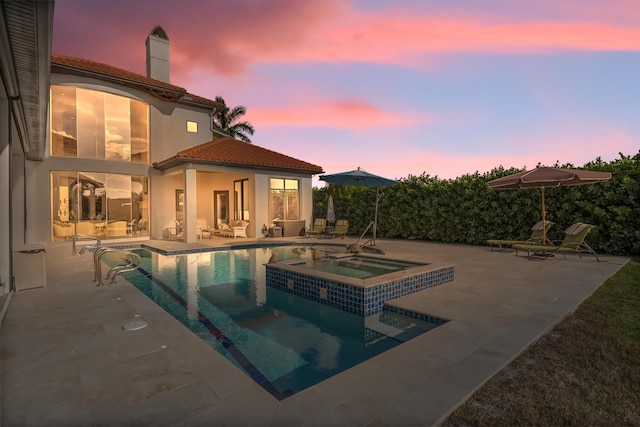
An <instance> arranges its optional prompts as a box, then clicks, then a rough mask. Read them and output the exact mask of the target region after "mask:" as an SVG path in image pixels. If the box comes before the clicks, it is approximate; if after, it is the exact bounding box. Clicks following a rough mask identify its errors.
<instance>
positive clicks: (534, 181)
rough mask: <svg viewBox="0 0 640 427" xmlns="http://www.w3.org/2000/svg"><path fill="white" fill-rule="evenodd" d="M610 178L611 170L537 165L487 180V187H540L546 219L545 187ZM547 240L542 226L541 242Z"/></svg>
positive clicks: (503, 188) (586, 182)
mask: <svg viewBox="0 0 640 427" xmlns="http://www.w3.org/2000/svg"><path fill="white" fill-rule="evenodd" d="M608 179H611V172H597V171H587V170H582V169H567V168H549V167H539V168H535V169H533V170H530V171H523V172H518V173H516V174H513V175H508V176H504V177H502V178H498V179H494V180H493V181H489V182H488V183H487V185H488V186H489V188H493V189H496V190H511V189H518V188H540V190H541V192H542V220H543V221H546V216H547V212H546V210H545V206H544V189H545V187H561V186H573V185H587V184H595V183H597V182H602V181H606V180H608ZM546 242H547V236H546V229H545V227H543V228H542V243H543V244H545V243H546Z"/></svg>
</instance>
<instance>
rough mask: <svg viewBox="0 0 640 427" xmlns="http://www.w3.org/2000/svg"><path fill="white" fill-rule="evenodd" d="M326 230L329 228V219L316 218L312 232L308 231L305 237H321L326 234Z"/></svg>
mask: <svg viewBox="0 0 640 427" xmlns="http://www.w3.org/2000/svg"><path fill="white" fill-rule="evenodd" d="M326 228H327V219H326V218H316V219H315V221H313V228H312V229H311V230H308V231H307V232H306V233H305V237H309V236H320V235H321V234H324V232H325V230H326Z"/></svg>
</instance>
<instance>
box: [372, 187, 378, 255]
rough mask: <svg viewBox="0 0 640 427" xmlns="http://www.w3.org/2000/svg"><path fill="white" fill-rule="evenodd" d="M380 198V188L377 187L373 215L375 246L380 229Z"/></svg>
mask: <svg viewBox="0 0 640 427" xmlns="http://www.w3.org/2000/svg"><path fill="white" fill-rule="evenodd" d="M378 200H380V188H376V211H375V214H374V216H373V246H375V245H376V231H377V230H378Z"/></svg>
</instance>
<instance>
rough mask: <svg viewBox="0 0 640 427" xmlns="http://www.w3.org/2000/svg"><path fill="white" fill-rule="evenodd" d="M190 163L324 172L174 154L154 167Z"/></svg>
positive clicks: (313, 172)
mask: <svg viewBox="0 0 640 427" xmlns="http://www.w3.org/2000/svg"><path fill="white" fill-rule="evenodd" d="M188 163H193V164H200V165H217V166H230V167H241V168H245V169H269V170H273V171H282V172H297V173H304V174H307V175H316V174H319V173H324V171H323V170H322V169H321V170H320V171H316V170H311V169H305V168H293V167H285V166H269V165H259V164H247V163H237V162H221V161H213V160H202V159H194V158H190V157H181V156H174V157H171V158H169V159H166V160H163V161H161V162H155V163H153V167H154V169H158V170H167V169H171V168H173V167H176V166H180V165H184V164H188Z"/></svg>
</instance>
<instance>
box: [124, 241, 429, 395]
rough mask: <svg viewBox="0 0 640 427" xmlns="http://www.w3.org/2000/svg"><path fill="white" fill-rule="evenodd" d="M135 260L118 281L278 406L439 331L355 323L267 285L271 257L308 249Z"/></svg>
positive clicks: (296, 255)
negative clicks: (278, 401) (124, 281)
mask: <svg viewBox="0 0 640 427" xmlns="http://www.w3.org/2000/svg"><path fill="white" fill-rule="evenodd" d="M324 250H327V248H324ZM338 251H340V252H343V251H344V247H339V248H337V249H336V252H338ZM136 252H137V253H138V254H139V255H140V256H141V257H142V260H143V262H142V266H141V268H140V270H138V271H134V272H129V273H125V274H123V276H124V277H125V278H126V279H127V280H128V281H129V282H130V283H132V284H133V285H134V286H136V287H137V288H138V289H139V290H140V291H142V292H143V293H144V294H145V295H147V296H148V297H149V298H151V299H152V300H153V301H155V302H156V303H157V304H158V305H160V306H161V307H162V308H163V309H164V310H166V311H167V312H168V313H169V314H171V315H172V316H173V317H175V318H176V319H177V320H178V321H180V322H181V323H182V324H183V325H185V326H186V327H187V328H189V329H190V330H191V331H192V332H193V333H195V334H196V335H198V336H199V337H200V338H201V339H202V340H203V341H204V342H206V343H207V344H209V345H210V346H211V347H213V348H214V349H216V350H217V351H218V352H219V353H220V354H222V355H223V356H224V357H226V358H227V359H228V360H229V361H231V362H232V363H233V364H234V365H236V366H237V367H238V368H240V369H242V370H243V371H244V372H245V373H246V374H247V375H249V376H250V377H251V378H252V379H253V380H254V381H256V382H257V383H258V384H260V385H261V386H262V387H263V388H264V389H265V390H267V391H268V392H270V393H271V394H272V395H273V396H274V397H276V398H278V399H284V398H286V397H288V396H291V395H292V394H294V393H297V392H299V391H301V390H304V389H305V388H308V387H310V386H313V385H315V384H317V383H319V382H321V381H323V380H326V379H327V378H330V377H332V376H333V375H336V374H338V373H340V372H342V371H344V370H346V369H349V368H351V367H353V366H355V365H357V364H359V363H362V362H364V361H366V360H368V359H370V358H371V357H374V356H376V355H378V354H380V353H382V352H384V351H386V350H388V349H391V348H393V347H396V346H397V345H399V344H401V343H403V342H406V341H407V340H410V339H412V338H414V337H416V336H418V335H420V334H423V333H425V332H427V331H429V330H431V329H433V328H435V327H437V325H436V324H435V323H430V322H426V321H422V320H418V319H414V318H412V317H406V316H401V315H398V314H395V313H390V312H387V311H383V312H380V313H377V314H375V315H373V316H368V317H363V316H358V315H355V314H352V313H348V312H345V311H343V310H339V309H337V308H334V307H331V306H328V305H325V304H322V303H319V302H314V301H311V300H308V299H305V298H302V297H300V296H296V295H292V294H290V293H286V292H283V291H281V290H278V289H274V288H271V287H269V286H267V285H266V283H265V281H266V279H265V276H266V275H265V266H264V264H265V263H267V261H268V260H269V258H270V257H271V254H272V253H273V252H277V253H278V257H279V260H281V261H282V260H293V259H300V258H311V254H312V248H311V247H304V246H278V247H274V246H271V247H259V248H246V249H236V250H225V251H212V252H202V253H196V254H182V255H167V256H165V255H162V254H159V253H156V252H151V251H149V250H146V249H138V250H136Z"/></svg>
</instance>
